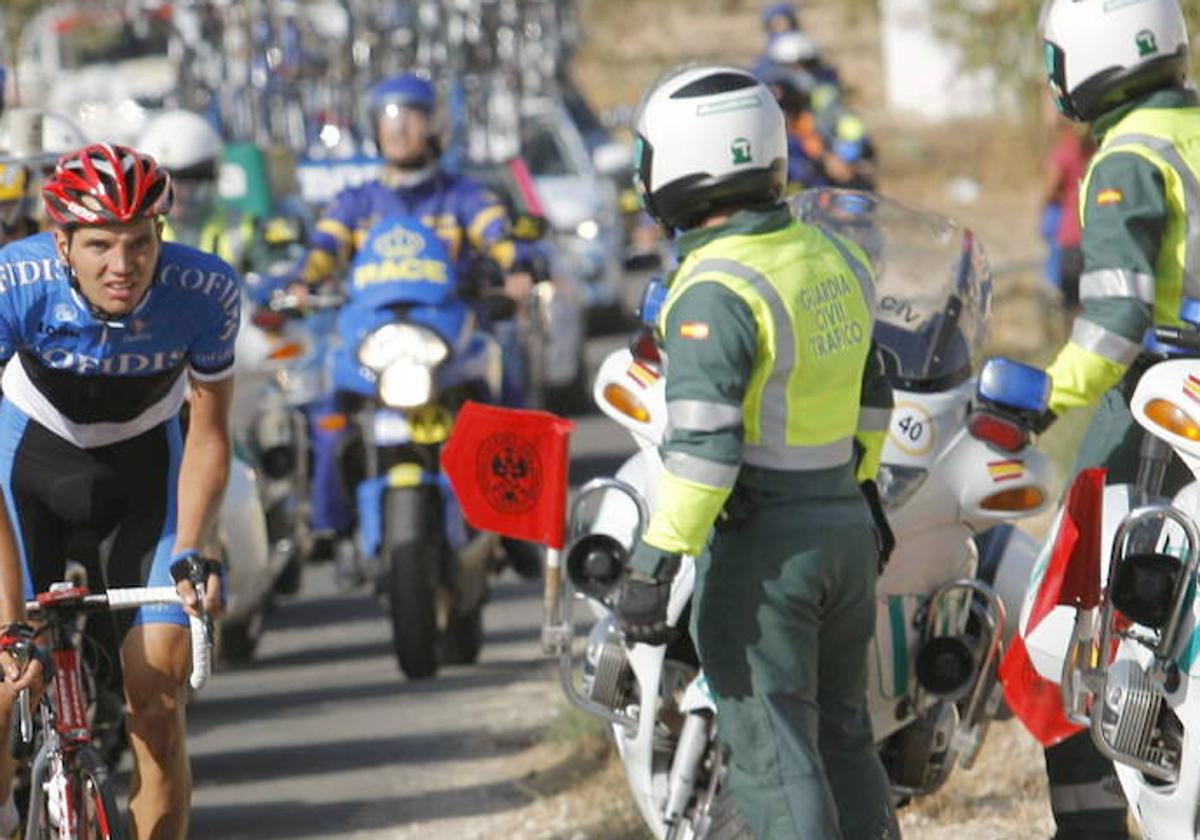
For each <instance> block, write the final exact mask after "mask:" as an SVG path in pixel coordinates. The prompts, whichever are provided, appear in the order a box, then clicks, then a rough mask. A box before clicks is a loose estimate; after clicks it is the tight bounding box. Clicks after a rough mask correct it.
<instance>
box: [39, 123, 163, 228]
mask: <svg viewBox="0 0 1200 840" xmlns="http://www.w3.org/2000/svg"><path fill="white" fill-rule="evenodd" d="M173 197H174V191H173V190H172V189H171V176H170V175H168V174H167V171H166V170H165V169H160V168H159V166H158V164H157V163H156V162H155V160H154V158H152V157H150V155H147V154H143V153H142V152H139V151H137V150H136V149H131V148H129V147H128V146H118V145H115V144H112V143H93V144H92V145H90V146H85V147H83V148H82V149H79V150H78V151H75V152H70V153H68V154H65V155H63V156H62V157H60V158H59V159H58V163H57V164H56V165H55V167H54V174H53V175H51V176H50V178H49V179H47V181H46V183H45V185H44V186H43V187H42V200H43V202H44V203H45V206H46V213H47V215H49V216H50V218H51V219H53V220H54V221H55V222H57V223H58V224H60V225H71V226H73V225H110V224H118V223H122V222H131V221H133V220H134V219H140V218H146V217H151V218H152V217H154V216H159V215H162V214H164V213H166V212H167V211H168V210H170V209H171V201H172V198H173Z"/></svg>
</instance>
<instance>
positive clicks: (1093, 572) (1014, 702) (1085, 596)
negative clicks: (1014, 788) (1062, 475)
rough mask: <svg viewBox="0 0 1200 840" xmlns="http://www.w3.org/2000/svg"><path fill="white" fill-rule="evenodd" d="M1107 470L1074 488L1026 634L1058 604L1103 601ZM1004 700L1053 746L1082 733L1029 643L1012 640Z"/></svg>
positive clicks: (1085, 475) (1085, 474) (1003, 667)
mask: <svg viewBox="0 0 1200 840" xmlns="http://www.w3.org/2000/svg"><path fill="white" fill-rule="evenodd" d="M1106 476H1107V470H1105V469H1103V468H1101V467H1094V468H1092V469H1087V470H1083V471H1082V472H1081V473H1080V474H1079V475H1078V476H1077V477H1076V478H1075V481H1074V483H1073V484H1072V485H1071V490H1070V492H1069V493H1068V494H1067V503H1066V506H1065V507H1064V509H1063V515H1062V519H1061V521H1060V522H1059V526H1058V533H1057V534H1055V537H1054V546H1053V548H1052V549H1051V552H1050V561H1049V562H1048V563H1047V564H1046V571H1045V574H1044V575H1043V576H1042V579H1041V582H1040V583H1039V585H1038V592H1037V596H1036V597H1035V599H1034V602H1033V606H1032V608H1031V609H1030V611H1029V621H1028V622H1027V623H1026V626H1025V634H1026V635H1028V634H1029V633H1031V632H1033V630H1034V629H1035V628H1037V626H1038V625H1039V624H1041V623H1042V620H1043V619H1044V618H1045V617H1046V616H1047V615H1049V614H1050V611H1051V610H1053V609H1054V608H1055V607H1056V606H1060V605H1061V606H1068V607H1075V608H1076V609H1092V608H1093V607H1095V606H1096V605H1097V604H1099V603H1100V548H1101V539H1102V537H1101V532H1102V527H1103V521H1104V520H1103V513H1104V481H1105V478H1106ZM999 675H1000V680H1001V682H1003V683H1004V699H1005V701H1006V702H1007V703H1008V706H1009V708H1011V709H1012V710H1013V713H1014V714H1015V715H1016V716H1017V717H1019V718H1020V719H1021V722H1022V723H1023V724H1025V728H1026V729H1028V730H1029V732H1030V733H1031V734H1032V735H1033V737H1035V738H1037V739H1038V741H1040V742H1041V743H1042V745H1043V746H1052V745H1053V744H1057V743H1058V742H1059V741H1062V740H1064V739H1066V738H1069V737H1070V736H1072V735H1074V734H1075V733H1076V732H1079V731H1080V730H1081V729H1082V728H1083V727H1082V726H1080V725H1079V724H1076V723H1072V722H1071V721H1070V720H1069V719H1068V718H1067V715H1066V712H1065V711H1064V710H1063V697H1062V688H1061V686H1060V685H1059V684H1058V683H1056V682H1052V681H1050V680H1048V679H1046V678H1045V677H1043V676H1042V675H1041V674H1039V673H1038V671H1037V668H1035V667H1034V665H1033V662H1032V661H1031V660H1030V658H1029V651H1028V650H1027V649H1026V646H1025V640H1024V639H1023V638H1022V637H1021V636H1019V635H1018V636H1017V637H1015V638H1014V639H1013V640H1012V643H1011V644H1010V646H1009V649H1008V652H1007V653H1006V654H1005V656H1004V661H1003V662H1001V663H1000V672H999Z"/></svg>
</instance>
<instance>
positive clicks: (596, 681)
mask: <svg viewBox="0 0 1200 840" xmlns="http://www.w3.org/2000/svg"><path fill="white" fill-rule="evenodd" d="M583 684H584V689H585V690H586V691H587V693H588V696H589V697H590V698H591V699H592V700H593V701H595V702H597V703H599V704H600V705H602V706H606V707H608V708H610V709H613V710H621V709H624V708H626V707H627V706H628V705H629V704H630V703H633V702H635V698H634V696H633V695H634V692H633V669H632V668H630V667H629V659H628V657H627V656H626V654H625V645H624V644H622V642H621V635H620V633H619V632H618V630H617V626H616V622H615V621H614V620H613V618H612V617H611V616H609V617H607V618H604V619H601V620H600V621H597V622H596V624H595V626H593V627H592V631H591V633H589V634H588V643H587V654H586V656H585V658H584V663H583Z"/></svg>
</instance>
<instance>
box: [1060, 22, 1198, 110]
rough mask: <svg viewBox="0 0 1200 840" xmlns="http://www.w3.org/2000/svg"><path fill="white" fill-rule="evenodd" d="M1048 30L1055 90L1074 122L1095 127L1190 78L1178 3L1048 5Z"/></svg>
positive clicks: (1186, 45) (1185, 29)
mask: <svg viewBox="0 0 1200 840" xmlns="http://www.w3.org/2000/svg"><path fill="white" fill-rule="evenodd" d="M1041 28H1042V37H1043V38H1044V40H1045V49H1046V75H1047V76H1048V78H1049V82H1050V90H1051V92H1052V93H1053V94H1054V97H1055V100H1056V103H1057V105H1058V108H1059V110H1060V111H1062V113H1063V114H1064V115H1065V116H1067V117H1068V118H1070V119H1072V120H1076V121H1078V122H1091V121H1093V120H1095V119H1096V118H1097V117H1099V116H1100V115H1101V114H1103V113H1104V112H1106V111H1108V110H1110V109H1112V108H1113V107H1115V106H1117V105H1120V104H1121V103H1122V102H1127V101H1129V100H1130V99H1133V98H1135V97H1137V96H1140V95H1142V94H1145V93H1148V92H1150V91H1152V90H1156V89H1158V88H1162V87H1168V86H1172V85H1181V84H1183V83H1184V82H1185V81H1186V79H1187V73H1188V34H1187V25H1186V24H1185V23H1184V19H1183V12H1182V10H1180V8H1179V3H1178V2H1177V0H1136V2H1113V0H1047V2H1046V4H1045V5H1044V6H1043V7H1042V27H1041Z"/></svg>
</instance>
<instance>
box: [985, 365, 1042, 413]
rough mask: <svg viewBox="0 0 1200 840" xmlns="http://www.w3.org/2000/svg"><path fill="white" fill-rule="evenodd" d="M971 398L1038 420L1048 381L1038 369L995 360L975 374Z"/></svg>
mask: <svg viewBox="0 0 1200 840" xmlns="http://www.w3.org/2000/svg"><path fill="white" fill-rule="evenodd" d="M975 396H976V398H977V399H978V401H979V402H980V403H982V404H983V405H985V406H989V407H999V408H1005V409H1008V410H1010V411H1015V412H1017V413H1018V414H1020V415H1022V416H1023V417H1028V418H1037V417H1041V416H1042V415H1043V414H1044V413H1045V411H1046V406H1047V404H1048V401H1049V399H1050V377H1049V375H1047V373H1046V372H1045V371H1044V370H1041V369H1040V368H1035V367H1033V366H1032V365H1026V364H1022V363H1021V362H1017V361H1013V360H1012V359H1006V358H1004V357H1003V356H997V357H995V358H991V359H988V360H987V361H986V362H984V364H983V368H982V369H981V370H980V371H979V383H978V385H977V386H976V389H975Z"/></svg>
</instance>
